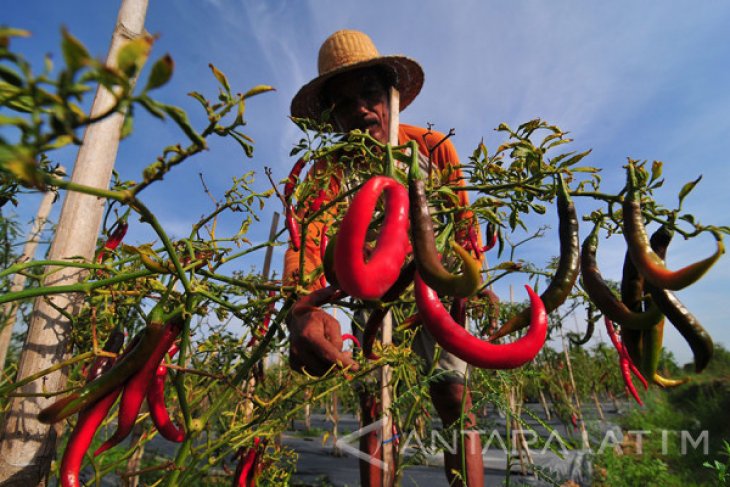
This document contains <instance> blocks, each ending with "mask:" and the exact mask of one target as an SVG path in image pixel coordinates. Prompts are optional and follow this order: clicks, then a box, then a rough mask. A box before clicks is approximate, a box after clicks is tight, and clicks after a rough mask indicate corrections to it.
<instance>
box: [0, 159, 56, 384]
mask: <svg viewBox="0 0 730 487" xmlns="http://www.w3.org/2000/svg"><path fill="white" fill-rule="evenodd" d="M64 172H65V170H64ZM55 197H56V193H54V192H53V191H48V192H46V194H45V195H44V196H43V199H42V200H41V204H40V206H39V207H38V213H37V214H36V217H35V220H33V228H32V229H31V231H30V234H28V239H27V240H26V242H25V247H23V255H21V257H20V259H19V260H18V261H19V262H27V261H29V260H33V257H34V256H35V251H36V249H37V248H38V241H39V240H40V238H41V232H42V231H43V227H44V226H45V224H46V221H47V220H48V214H49V213H50V212H51V205H52V204H53V199H54V198H55ZM25 280H26V277H25V274H15V275H14V276H13V282H12V283H11V284H10V292H11V293H14V292H18V291H22V290H23V288H24V287H25ZM18 306H19V304H18V302H11V303H6V304H5V306H4V307H3V311H2V316H6V317H7V318H6V319H5V323H3V324H2V325H0V326H2V329H1V330H0V370H3V369H4V367H5V358H6V357H7V355H8V348H9V347H10V339H11V338H12V335H13V326H15V320H16V318H17V315H18Z"/></svg>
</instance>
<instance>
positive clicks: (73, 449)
mask: <svg viewBox="0 0 730 487" xmlns="http://www.w3.org/2000/svg"><path fill="white" fill-rule="evenodd" d="M119 337H121V341H120V340H119ZM123 342H124V333H122V332H121V330H119V329H115V330H114V331H112V334H111V335H110V337H109V339H108V340H107V342H106V344H105V345H104V350H105V351H107V352H113V353H116V352H118V351H119V349H120V348H121V346H122V344H123ZM134 345H135V343H130V345H129V346H128V347H127V350H126V351H125V353H126V352H128V351H129V350H131V349H132V348H133V346H134ZM102 358H103V359H108V360H104V361H99V359H102ZM114 361H115V359H113V358H111V357H97V360H95V361H94V363H93V364H92V366H91V367H90V368H89V372H88V374H87V377H86V380H87V382H89V381H92V380H94V379H96V378H97V377H98V376H100V375H102V374H104V373H105V372H107V371H108V370H109V369H110V368H111V367H112V365H114ZM120 393H121V390H120V389H116V390H114V391H112V392H110V393H109V394H107V395H106V396H104V397H103V398H101V399H100V400H99V401H97V402H96V403H94V404H92V405H91V406H89V407H88V408H86V409H84V410H82V411H81V412H80V413H79V416H78V418H77V420H76V426H75V427H74V429H73V431H72V432H71V435H70V436H69V438H68V443H67V444H66V450H65V451H64V452H63V459H62V460H61V468H60V470H59V474H58V476H59V479H60V481H61V487H79V486H80V485H81V484H80V483H79V470H80V469H81V463H82V462H83V459H84V455H85V454H86V451H87V450H88V449H89V446H90V445H91V442H92V440H93V439H94V435H95V434H96V430H97V429H98V428H99V426H100V425H101V423H102V422H103V421H104V418H106V416H107V414H109V410H110V409H111V408H112V406H113V405H114V401H116V400H117V397H119V394H120Z"/></svg>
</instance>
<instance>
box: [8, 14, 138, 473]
mask: <svg viewBox="0 0 730 487" xmlns="http://www.w3.org/2000/svg"><path fill="white" fill-rule="evenodd" d="M147 3H148V0H122V3H121V6H120V9H119V14H118V16H117V23H116V27H115V29H114V33H113V35H112V39H111V46H110V48H109V53H108V55H107V60H106V62H107V65H114V64H115V63H116V55H117V52H118V51H119V49H120V47H121V46H122V45H124V44H125V43H126V42H127V41H129V40H130V39H133V38H136V37H139V36H142V35H144V20H145V16H146V13H147ZM114 104H115V96H114V94H113V93H110V92H109V91H107V90H106V89H104V88H101V87H99V89H97V92H96V96H95V98H94V102H93V105H92V108H91V116H92V117H94V116H99V115H101V114H103V113H106V112H108V111H109V110H110V108H111V107H113V106H114ZM123 123H124V115H123V114H122V113H116V114H113V115H111V116H109V117H106V118H105V119H104V120H102V121H100V122H99V123H97V124H94V125H91V126H89V127H87V129H86V132H85V134H84V138H83V144H82V146H81V148H80V149H79V152H78V155H77V158H76V163H75V164H74V169H73V174H72V176H71V180H72V181H74V182H76V183H80V184H84V185H88V186H93V187H97V188H107V187H108V186H109V181H110V180H111V173H112V169H113V168H114V161H115V159H116V154H117V149H118V147H119V135H120V132H121V129H122V125H123ZM104 204H105V201H104V200H103V199H100V198H97V197H95V196H90V195H84V194H80V193H75V192H69V193H67V194H66V197H65V200H64V202H63V208H62V210H61V216H60V219H59V222H58V228H57V230H56V235H55V237H54V239H53V243H52V244H51V249H50V255H49V258H51V259H56V260H60V259H64V258H68V257H71V256H81V257H83V258H85V259H88V260H90V259H92V258H93V255H94V250H95V247H96V239H97V235H98V234H99V227H100V226H101V219H102V214H103V209H104ZM85 275H86V273H85V272H82V271H79V270H78V269H71V268H64V269H61V270H60V271H59V272H55V273H53V274H52V275H51V276H50V277H49V278H48V279H46V281H45V282H44V283H43V285H44V286H54V285H64V284H71V283H77V282H79V281H80V280H82V279H83V278H84V277H85ZM46 299H47V300H48V301H50V302H52V304H53V306H52V305H51V304H50V303H49V302H47V301H46ZM82 299H83V296H80V295H69V294H58V295H55V296H53V297H51V298H45V299H44V298H38V299H36V301H35V303H34V307H33V314H32V318H31V322H30V324H29V328H28V336H27V339H26V342H25V345H24V347H23V351H22V354H21V357H20V362H19V365H18V375H17V378H18V380H20V379H22V378H24V377H27V376H29V375H32V374H34V373H35V372H37V371H39V370H43V369H45V368H47V367H50V366H52V365H54V364H57V363H59V362H62V361H63V360H64V359H65V358H66V357H67V354H68V340H69V337H70V334H71V323H70V322H69V320H68V319H66V318H65V317H64V316H63V315H62V314H61V313H59V312H58V310H57V309H59V308H60V309H65V310H66V311H68V312H70V314H71V315H74V314H75V313H76V312H77V311H78V309H79V307H80V304H81V302H82ZM66 381H67V371H66V370H65V369H62V370H59V371H57V372H54V373H52V374H49V375H47V376H45V377H44V378H43V380H42V381H35V382H31V383H29V384H27V385H26V386H24V387H22V388H21V389H20V390H19V391H18V392H20V393H23V394H26V395H31V394H34V393H38V392H53V391H59V390H61V389H63V388H65V386H66ZM52 401H53V398H44V397H22V398H21V397H19V398H15V399H14V400H13V401H12V402H11V404H10V409H9V413H8V416H7V420H6V422H5V425H4V431H3V432H2V438H1V439H2V441H1V442H0V484H2V485H3V486H6V487H9V486H22V487H27V486H28V485H41V486H45V485H47V481H48V474H49V471H50V467H51V461H52V460H53V459H54V457H55V456H56V438H57V437H58V436H59V435H60V433H61V431H62V428H63V426H64V423H57V424H56V425H52V426H51V425H46V424H42V423H40V422H38V421H37V419H36V416H37V414H38V412H39V411H40V410H41V409H43V408H44V407H45V406H47V405H49V404H50V403H51V402H52Z"/></svg>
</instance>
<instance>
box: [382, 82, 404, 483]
mask: <svg viewBox="0 0 730 487" xmlns="http://www.w3.org/2000/svg"><path fill="white" fill-rule="evenodd" d="M388 97H389V102H390V103H389V107H390V113H389V114H390V118H389V123H388V141H389V142H390V144H391V145H398V126H399V125H400V93H398V90H397V89H396V88H395V87H392V86H391V88H390V92H389V93H388ZM382 329H383V331H382V336H381V342H382V343H383V348H385V347H387V346H388V345H390V344H392V343H393V320H391V319H385V320H384V321H383V328H382ZM391 379H392V371H391V370H390V365H388V364H385V365H383V367H382V369H380V385H381V388H380V404H381V408H382V412H383V423H382V425H381V435H380V438H381V442H382V450H383V463H384V464H385V468H384V469H383V477H382V479H383V482H382V485H383V487H391V486H392V485H393V481H394V478H395V476H394V473H395V462H394V455H393V453H394V452H393V443H394V442H393V441H388V440H390V439H391V436H393V415H392V414H391V411H390V408H391V406H392V403H393V387H392V386H391V383H390V382H391Z"/></svg>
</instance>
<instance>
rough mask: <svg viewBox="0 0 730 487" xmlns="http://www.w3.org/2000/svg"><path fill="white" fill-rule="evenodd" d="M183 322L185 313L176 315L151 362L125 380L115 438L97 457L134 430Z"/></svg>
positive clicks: (149, 358)
mask: <svg viewBox="0 0 730 487" xmlns="http://www.w3.org/2000/svg"><path fill="white" fill-rule="evenodd" d="M183 324H184V320H183V319H182V315H181V314H178V315H176V316H175V318H173V319H172V320H170V321H169V322H168V323H167V324H166V325H165V328H164V329H163V330H162V333H161V336H160V337H159V340H158V341H157V343H156V345H155V348H154V349H153V350H152V353H151V354H150V355H149V357H147V361H146V362H145V363H144V364H143V365H142V367H141V368H140V369H139V370H138V371H137V372H135V373H134V375H133V376H131V377H130V378H129V380H127V382H125V384H124V391H123V392H122V398H121V400H120V402H119V413H118V414H117V430H116V431H115V432H114V434H113V435H112V436H111V438H109V439H108V440H106V441H105V442H104V443H103V444H102V445H101V446H100V447H99V448H98V449H97V450H96V451H95V452H94V456H97V455H99V454H100V453H102V452H105V451H106V450H108V449H109V448H112V447H113V446H115V445H118V444H119V443H121V442H122V441H123V440H124V439H125V438H126V437H127V436H128V435H129V433H131V432H132V428H133V427H134V423H135V421H136V419H137V415H138V414H139V409H140V407H141V406H142V401H143V400H144V398H145V395H146V394H147V389H149V387H150V383H151V382H152V379H153V377H154V375H155V371H156V370H157V367H159V365H160V362H162V359H163V357H164V356H165V353H167V351H168V350H169V349H170V347H171V346H172V344H173V343H174V342H175V340H176V339H177V337H178V335H179V334H180V332H181V331H182V327H183Z"/></svg>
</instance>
